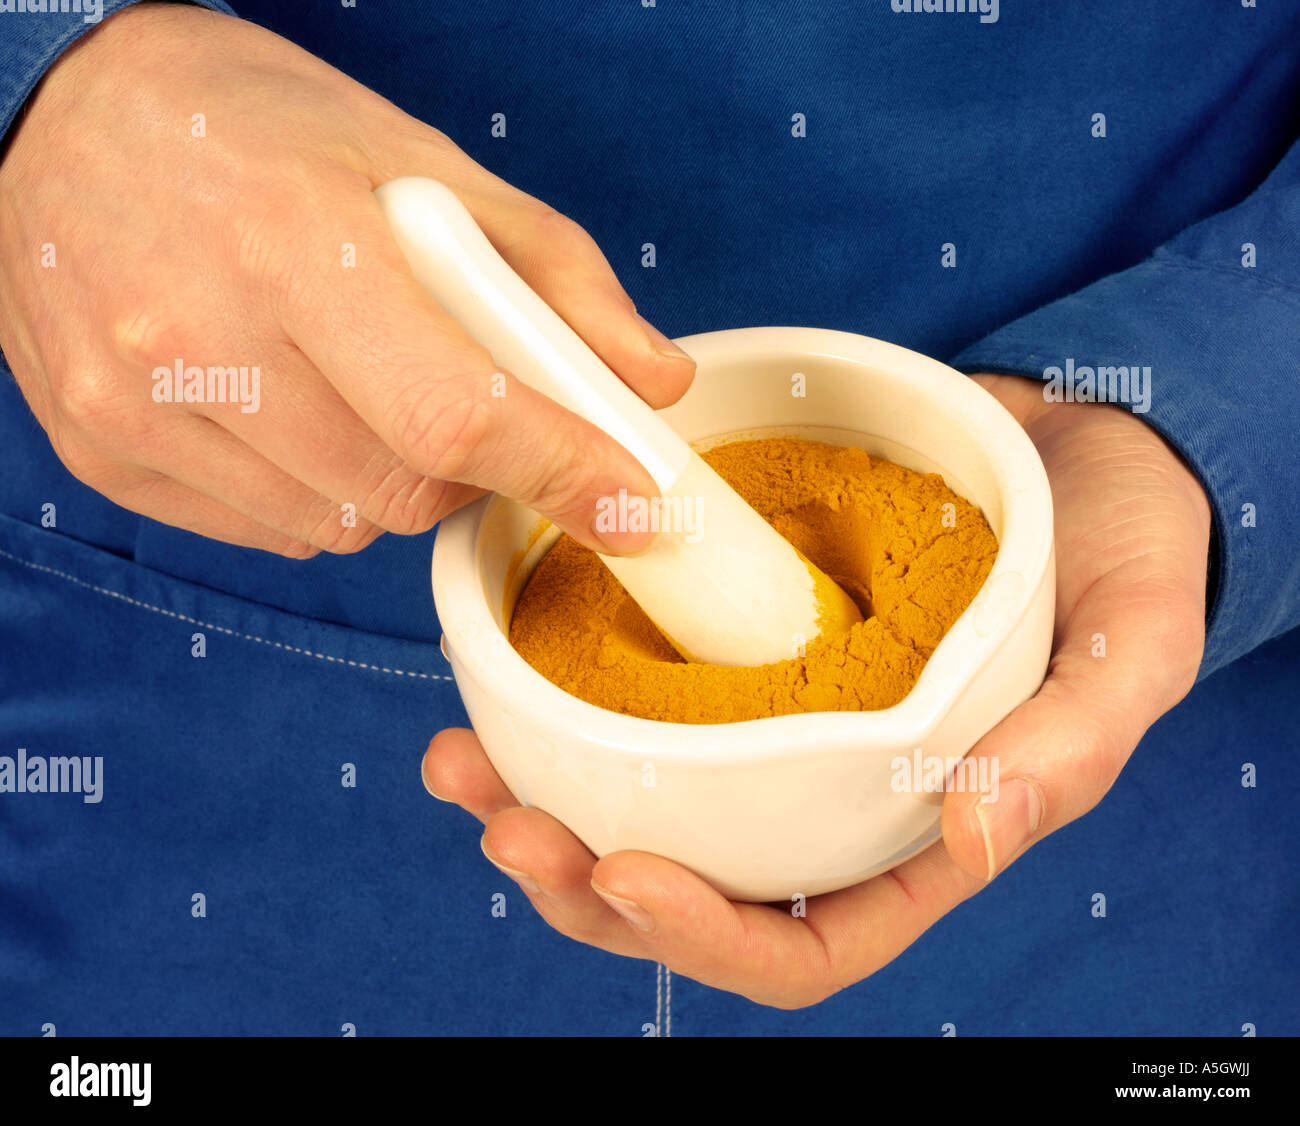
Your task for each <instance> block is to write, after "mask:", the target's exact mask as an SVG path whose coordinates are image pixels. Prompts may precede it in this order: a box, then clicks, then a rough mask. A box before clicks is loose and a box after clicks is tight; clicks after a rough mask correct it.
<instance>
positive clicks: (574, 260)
mask: <svg viewBox="0 0 1300 1126" xmlns="http://www.w3.org/2000/svg"><path fill="white" fill-rule="evenodd" d="M417 133H418V140H416V141H415V142H414V143H408V144H404V145H402V146H394V148H393V150H392V151H390V152H385V153H383V154H376V157H375V162H376V166H377V170H378V171H379V172H380V174H381V175H380V178H379V180H378V182H380V183H382V182H384V180H388V179H392V178H393V177H395V176H409V175H425V176H431V177H433V178H434V179H436V180H440V181H442V182H443V183H444V184H446V185H447V186H448V187H450V188H451V189H452V190H453V191H455V192H456V194H457V195H458V196H459V197H460V199H461V201H462V202H463V203H464V204H465V206H466V208H467V209H468V210H469V212H470V214H471V215H473V216H474V221H475V222H476V223H477V224H478V226H479V228H480V229H481V230H482V231H483V233H484V234H485V235H486V236H487V238H488V241H489V242H491V243H492V245H493V246H494V247H495V248H496V250H497V253H498V254H500V255H501V257H502V258H504V259H505V260H506V261H507V262H508V263H509V264H510V266H511V268H513V269H514V271H515V272H516V273H517V274H518V275H519V276H520V277H521V278H522V279H523V280H524V281H525V282H526V283H527V284H528V286H529V287H530V288H531V289H532V290H533V292H534V293H536V294H537V295H538V296H539V297H540V298H541V299H542V300H543V301H545V302H546V303H547V304H548V305H549V306H550V307H551V308H552V309H554V310H555V311H556V312H557V313H559V314H560V316H561V317H563V318H564V320H565V321H566V322H567V323H568V324H569V326H570V327H571V328H572V329H573V330H574V331H575V332H576V333H577V334H578V335H579V336H581V337H582V338H583V340H585V341H586V342H587V344H588V345H589V346H590V348H591V350H592V351H593V352H595V353H596V354H597V355H598V356H599V357H600V358H601V359H602V360H604V361H605V363H606V364H607V365H608V366H609V367H610V368H611V369H612V370H613V371H614V372H616V373H617V374H618V376H619V378H621V379H622V380H623V381H624V382H625V383H626V384H627V385H628V386H629V387H631V388H632V390H633V391H635V392H636V393H637V394H638V395H640V396H641V398H643V399H644V400H645V401H646V402H647V403H649V404H650V405H651V406H652V407H656V408H658V407H666V406H668V405H669V404H671V403H675V402H676V401H677V400H678V399H680V398H681V397H682V395H683V394H685V392H686V389H687V388H688V387H689V386H690V384H691V380H692V379H693V377H694V375H695V361H694V360H692V359H691V358H690V357H689V356H688V355H687V354H686V353H685V352H683V351H682V350H681V349H680V348H678V347H677V345H675V344H674V343H673V342H672V341H671V340H669V339H668V338H667V337H666V336H664V334H663V333H661V332H660V331H659V330H658V329H657V328H655V327H654V326H653V325H651V324H650V323H649V322H648V321H646V320H645V319H644V318H642V317H640V316H639V315H638V314H637V312H636V306H635V305H634V304H633V303H632V299H631V298H630V297H628V295H627V293H626V292H625V291H624V289H623V287H622V285H620V284H619V281H618V278H617V277H616V276H615V274H614V271H613V269H611V267H610V265H609V262H608V260H607V259H606V258H605V255H604V254H603V253H602V252H601V250H600V248H599V247H598V246H597V245H596V242H595V241H594V240H593V239H592V238H591V236H590V235H589V234H588V233H587V231H586V230H585V229H584V228H583V227H582V226H580V225H579V224H578V223H575V222H574V221H573V220H571V219H569V218H568V217H567V216H565V215H563V214H561V213H560V212H558V211H556V210H555V209H554V208H552V207H549V206H548V205H547V204H544V203H542V201H541V200H539V199H536V198H535V197H533V196H530V195H528V194H527V193H526V192H522V191H520V190H519V189H518V188H516V187H514V186H513V185H511V184H509V183H507V182H506V181H505V180H502V179H501V178H500V177H499V176H496V175H494V174H493V173H491V172H489V171H488V170H487V169H485V168H484V167H483V166H482V165H480V164H478V163H476V162H475V161H474V160H472V159H471V158H470V157H469V156H467V155H466V154H465V153H464V152H463V151H462V150H460V149H459V148H457V147H456V146H455V145H454V144H453V143H452V142H451V141H449V140H448V139H447V138H446V137H445V136H443V135H442V134H440V133H438V132H436V131H435V130H432V129H429V128H428V127H427V126H426V127H423V128H422V129H419V130H417Z"/></svg>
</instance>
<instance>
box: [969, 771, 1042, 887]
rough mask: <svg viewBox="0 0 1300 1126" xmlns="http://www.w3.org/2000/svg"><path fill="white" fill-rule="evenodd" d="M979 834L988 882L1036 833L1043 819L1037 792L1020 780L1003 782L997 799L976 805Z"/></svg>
mask: <svg viewBox="0 0 1300 1126" xmlns="http://www.w3.org/2000/svg"><path fill="white" fill-rule="evenodd" d="M975 816H976V817H978V818H979V822H980V831H981V832H982V833H983V834H984V856H985V858H986V859H987V860H988V865H989V874H988V877H987V878H988V879H990V880H991V879H993V877H994V876H996V875H997V874H998V869H999V868H1000V867H1002V866H1003V865H1005V864H1006V863H1007V862H1008V861H1009V860H1011V859H1012V857H1014V856H1015V855H1016V853H1017V852H1019V851H1020V849H1021V848H1022V847H1024V845H1025V844H1026V843H1027V842H1028V841H1029V838H1030V837H1032V836H1033V835H1034V833H1036V832H1037V831H1038V824H1039V822H1040V821H1042V819H1043V802H1042V799H1041V798H1040V797H1039V796H1038V789H1037V788H1036V787H1035V786H1034V784H1033V783H1032V782H1026V781H1025V779H1023V778H1013V779H1011V780H1010V781H1009V782H1003V783H1002V784H1001V786H1000V787H999V788H998V795H997V799H996V800H994V799H993V798H992V796H991V795H989V794H985V795H984V797H982V798H980V800H979V801H978V802H977V803H976V805H975Z"/></svg>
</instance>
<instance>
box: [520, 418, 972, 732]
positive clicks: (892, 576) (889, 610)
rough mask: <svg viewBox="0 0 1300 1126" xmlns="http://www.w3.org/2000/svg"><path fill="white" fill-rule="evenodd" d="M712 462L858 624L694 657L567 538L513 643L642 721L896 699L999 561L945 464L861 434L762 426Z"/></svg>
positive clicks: (573, 688) (705, 719) (711, 455)
mask: <svg viewBox="0 0 1300 1126" xmlns="http://www.w3.org/2000/svg"><path fill="white" fill-rule="evenodd" d="M704 459H705V461H707V462H708V463H709V464H710V465H712V466H713V468H714V469H716V470H717V472H718V473H719V474H720V475H721V476H722V477H723V478H724V479H725V480H726V481H727V482H728V484H730V485H731V487H732V488H734V489H735V490H736V491H737V492H738V493H739V494H740V495H741V496H742V497H744V498H745V500H747V501H748V502H749V503H750V504H751V505H752V506H753V507H754V508H755V509H756V510H757V511H758V512H759V514H760V515H762V516H763V518H764V519H766V520H767V521H768V523H770V524H772V525H773V527H775V528H776V529H777V531H779V532H780V533H781V534H782V535H783V536H784V537H785V538H786V539H787V540H789V541H790V543H792V544H793V545H794V546H795V547H796V548H797V549H798V550H799V551H801V552H803V554H804V555H806V556H807V557H808V559H810V560H811V561H812V562H813V563H814V564H816V565H817V566H818V567H820V568H821V569H822V570H823V571H824V572H826V574H828V575H830V576H831V577H832V578H833V579H834V580H835V581H836V582H837V583H839V585H840V586H841V587H842V588H843V589H844V590H845V591H847V592H848V594H849V595H850V596H851V597H852V598H853V600H854V601H855V602H856V603H857V604H858V607H859V609H861V610H862V612H863V617H864V619H865V620H864V621H862V622H861V623H860V624H858V625H855V626H854V627H853V628H852V629H851V630H850V631H849V632H848V633H847V634H844V635H841V636H839V637H837V638H818V639H816V640H814V641H812V642H810V643H809V644H808V646H807V648H806V654H805V655H804V656H800V657H795V658H794V659H792V660H788V661H780V662H777V663H775V664H770V665H762V666H760V667H757V668H728V667H724V666H722V665H708V664H701V663H693V662H687V661H685V660H683V659H682V657H681V656H680V655H679V654H678V653H677V652H676V650H674V649H673V647H672V646H671V645H669V644H668V642H667V641H666V640H664V637H663V635H662V634H661V633H660V632H659V630H658V629H657V628H656V627H655V625H654V623H652V622H651V621H650V619H649V618H647V617H646V615H645V614H644V613H643V612H642V610H641V608H640V607H639V606H637V604H636V603H635V602H633V601H632V599H631V598H629V597H628V595H627V592H626V591H625V590H624V589H623V587H622V585H621V584H620V583H619V582H618V580H617V579H615V578H614V576H613V575H611V574H610V573H609V571H608V570H607V569H606V568H605V566H604V564H602V563H601V561H600V557H599V556H598V555H596V554H595V553H594V552H592V551H589V550H587V549H586V548H584V547H581V546H579V545H578V544H576V543H575V542H574V541H573V540H571V539H569V538H568V537H567V536H565V537H563V538H561V539H560V540H559V541H558V542H557V543H556V544H555V546H554V547H553V548H551V550H550V551H549V552H547V554H546V556H545V557H544V558H543V559H542V561H541V563H540V564H539V565H538V567H537V569H536V570H535V571H534V573H533V575H532V576H531V578H530V579H529V581H528V584H527V586H526V587H525V588H524V590H523V593H522V594H521V595H520V598H519V602H518V604H517V605H516V607H515V612H514V616H513V618H512V620H511V623H510V641H511V644H513V645H514V647H515V648H516V649H517V650H518V651H519V653H520V654H521V655H522V656H523V658H524V659H525V660H526V661H527V662H528V663H529V664H530V665H532V666H533V668H535V669H536V670H537V671H538V672H540V673H541V674H542V675H543V676H545V677H546V678H547V679H548V680H550V681H551V682H552V683H554V684H557V685H558V686H559V687H561V688H563V689H564V690H565V691H566V692H569V693H571V694H572V695H574V696H577V697H579V698H580V699H583V700H586V701H587V702H588V703H591V704H595V705H596V706H598V707H602V708H607V709H610V710H611V711H616V712H622V713H624V714H625V715H633V716H641V717H642V718H644V719H657V720H666V721H669V722H674V723H730V722H734V721H738V720H746V719H759V718H761V717H763V716H774V715H786V714H788V713H791V712H820V711H875V710H878V709H881V708H888V707H891V706H892V705H894V704H896V703H898V701H899V700H901V699H902V698H903V697H904V696H906V695H907V693H908V692H909V691H910V690H911V688H912V685H914V684H915V683H916V679H917V677H918V676H920V674H921V669H922V668H923V667H924V665H925V662H926V660H928V659H929V657H930V654H931V653H933V652H934V647H935V646H936V645H937V644H938V643H939V640H940V639H941V638H942V637H943V635H944V634H945V633H946V632H947V630H948V628H949V627H950V626H951V625H952V623H953V622H954V621H956V620H957V618H958V617H959V616H960V614H961V612H962V611H963V610H965V608H966V607H967V605H969V603H970V601H971V599H972V598H974V597H975V594H976V593H977V592H978V590H979V588H980V586H981V585H982V584H983V582H984V579H985V578H986V577H987V575H988V573H989V570H990V568H991V567H992V566H993V560H994V557H995V556H996V555H997V550H998V545H997V540H996V539H995V538H994V536H993V533H992V531H991V530H990V529H989V526H988V523H987V522H986V521H985V519H984V516H983V514H982V513H981V512H980V511H979V509H977V508H975V507H973V506H972V505H970V504H968V503H967V502H966V501H964V500H962V499H961V497H959V496H957V495H956V494H955V493H953V492H952V491H951V490H949V489H948V488H947V486H945V485H944V483H943V478H942V477H940V476H939V475H938V474H937V473H930V474H924V475H923V474H920V473H914V472H913V471H912V470H910V469H904V468H903V467H902V466H899V465H895V464H893V463H892V462H889V461H884V460H881V459H879V458H873V457H870V456H868V455H867V454H866V453H865V452H864V451H862V450H860V449H857V448H855V447H840V446H832V445H827V444H825V443H823V442H811V441H805V440H802V439H795V438H761V439H757V440H753V441H740V442H732V443H729V444H728V445H725V446H719V447H716V448H715V449H713V450H710V451H709V452H708V453H706V454H704ZM947 506H951V507H947Z"/></svg>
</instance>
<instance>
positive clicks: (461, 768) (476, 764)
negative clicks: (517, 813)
mask: <svg viewBox="0 0 1300 1126" xmlns="http://www.w3.org/2000/svg"><path fill="white" fill-rule="evenodd" d="M420 777H421V778H422V779H423V780H424V788H425V789H426V790H428V791H429V793H430V794H432V795H433V796H434V797H435V798H437V799H438V800H439V801H446V802H455V803H456V804H457V805H459V806H461V807H462V808H464V809H465V810H466V811H467V812H469V813H472V814H473V815H474V816H475V817H477V818H478V819H479V820H480V821H482V822H483V823H484V824H485V825H486V824H487V822H488V820H489V819H490V818H491V817H493V816H494V815H495V814H497V813H500V812H501V811H502V810H503V809H511V808H513V807H515V806H517V805H518V804H519V800H518V799H517V798H516V797H515V796H514V794H512V793H511V792H510V790H509V788H508V787H507V786H506V784H505V783H504V782H502V781H501V776H500V775H499V774H498V773H497V772H496V769H495V768H494V767H493V766H492V764H491V763H490V762H489V761H488V757H487V755H486V754H484V752H483V745H482V744H481V743H480V742H479V741H478V736H477V735H475V734H474V732H472V731H470V730H469V729H468V728H466V727H449V728H447V729H446V730H445V731H439V732H438V734H437V735H435V736H434V737H433V739H432V740H431V741H430V743H429V748H428V750H426V751H425V752H424V758H423V759H421V760H420Z"/></svg>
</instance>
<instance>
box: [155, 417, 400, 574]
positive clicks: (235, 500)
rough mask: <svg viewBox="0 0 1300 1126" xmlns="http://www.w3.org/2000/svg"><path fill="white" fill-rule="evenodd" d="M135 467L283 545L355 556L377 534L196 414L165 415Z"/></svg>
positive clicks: (367, 525) (231, 435) (374, 529)
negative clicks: (238, 516)
mask: <svg viewBox="0 0 1300 1126" xmlns="http://www.w3.org/2000/svg"><path fill="white" fill-rule="evenodd" d="M141 446H142V450H144V451H147V452H143V453H141V454H139V455H138V462H137V463H138V464H139V465H141V466H142V467H143V468H145V469H148V470H151V471H153V472H155V473H159V474H166V475H167V476H170V477H171V478H173V479H174V480H175V481H177V482H178V483H179V484H181V485H184V486H185V487H187V488H189V489H192V490H193V491H195V492H199V493H202V494H203V495H205V496H208V497H211V498H212V499H213V500H215V501H219V502H220V503H221V504H223V505H225V506H226V507H228V508H231V509H234V511H236V512H239V513H242V514H243V515H244V516H246V517H248V518H249V519H250V520H255V521H257V522H258V523H260V524H263V525H265V526H267V527H269V528H274V529H276V530H277V531H279V532H280V533H282V534H283V535H284V536H285V537H286V538H287V539H289V540H293V541H299V542H302V543H308V544H312V545H313V546H315V547H318V548H321V549H323V550H325V551H331V552H352V551H359V550H360V549H361V548H363V547H365V546H366V545H367V544H369V543H371V542H372V541H373V540H374V539H375V537H376V536H378V535H380V533H381V531H382V529H380V528H378V527H376V526H375V525H373V524H371V523H370V522H369V521H367V520H364V519H359V518H356V517H355V514H354V513H352V512H350V511H348V510H347V509H345V508H341V507H340V506H339V505H338V504H336V503H335V502H334V501H333V500H331V499H330V498H329V497H325V496H322V495H321V494H320V493H318V492H316V490H314V489H312V488H309V487H308V486H307V485H304V484H303V483H302V482H301V481H299V480H297V479H296V478H294V477H291V476H289V474H287V473H285V472H284V471H283V470H282V469H279V468H278V467H276V466H275V465H273V464H271V462H269V461H267V460H266V458H264V457H262V456H261V454H258V453H256V452H255V451H254V450H252V449H250V448H249V447H248V446H246V445H245V444H244V443H243V442H241V441H240V440H239V439H238V438H236V437H235V436H234V435H233V434H231V433H230V432H229V431H227V430H225V429H224V428H223V427H221V426H220V425H218V424H217V423H215V422H213V421H212V420H211V419H208V418H205V417H203V416H201V415H197V414H190V413H188V412H184V411H178V412H173V413H171V414H170V415H169V416H168V417H167V419H166V422H165V424H161V425H159V426H157V427H156V428H155V430H154V431H153V432H152V434H151V435H150V436H149V440H147V441H145V442H143V443H141Z"/></svg>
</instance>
